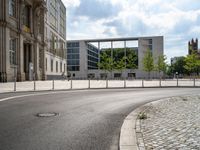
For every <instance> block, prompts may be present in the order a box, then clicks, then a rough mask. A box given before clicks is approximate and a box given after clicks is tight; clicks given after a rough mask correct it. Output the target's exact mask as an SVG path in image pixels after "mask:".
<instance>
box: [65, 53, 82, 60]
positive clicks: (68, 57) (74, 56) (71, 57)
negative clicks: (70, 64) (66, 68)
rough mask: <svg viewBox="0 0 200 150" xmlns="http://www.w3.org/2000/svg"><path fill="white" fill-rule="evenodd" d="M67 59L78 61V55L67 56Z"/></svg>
mask: <svg viewBox="0 0 200 150" xmlns="http://www.w3.org/2000/svg"><path fill="white" fill-rule="evenodd" d="M67 59H80V57H79V54H68V55H67Z"/></svg>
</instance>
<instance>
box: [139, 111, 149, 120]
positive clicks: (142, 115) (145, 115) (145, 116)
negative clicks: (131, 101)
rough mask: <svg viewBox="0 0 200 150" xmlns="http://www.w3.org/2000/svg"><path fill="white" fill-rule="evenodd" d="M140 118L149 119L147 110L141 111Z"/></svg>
mask: <svg viewBox="0 0 200 150" xmlns="http://www.w3.org/2000/svg"><path fill="white" fill-rule="evenodd" d="M138 118H139V119H140V120H144V119H147V114H146V113H145V112H140V113H139V115H138Z"/></svg>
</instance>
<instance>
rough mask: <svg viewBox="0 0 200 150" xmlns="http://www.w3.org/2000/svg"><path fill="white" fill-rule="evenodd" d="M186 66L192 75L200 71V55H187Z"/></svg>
mask: <svg viewBox="0 0 200 150" xmlns="http://www.w3.org/2000/svg"><path fill="white" fill-rule="evenodd" d="M184 61H185V65H184V68H185V69H186V70H187V71H188V72H189V73H190V74H193V73H197V74H198V72H199V70H200V59H199V57H198V54H197V53H195V52H194V51H193V52H192V54H191V55H187V56H186V57H185V59H184Z"/></svg>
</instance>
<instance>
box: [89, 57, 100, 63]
mask: <svg viewBox="0 0 200 150" xmlns="http://www.w3.org/2000/svg"><path fill="white" fill-rule="evenodd" d="M88 61H94V62H98V58H94V57H91V56H88Z"/></svg>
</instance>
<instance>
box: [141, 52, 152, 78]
mask: <svg viewBox="0 0 200 150" xmlns="http://www.w3.org/2000/svg"><path fill="white" fill-rule="evenodd" d="M143 69H144V71H146V72H148V77H149V78H150V73H151V71H153V70H154V61H153V56H152V52H151V51H150V49H147V51H146V53H145V54H144V58H143Z"/></svg>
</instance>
